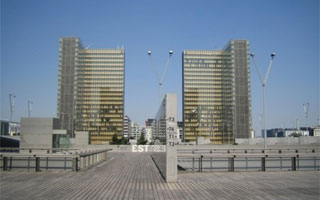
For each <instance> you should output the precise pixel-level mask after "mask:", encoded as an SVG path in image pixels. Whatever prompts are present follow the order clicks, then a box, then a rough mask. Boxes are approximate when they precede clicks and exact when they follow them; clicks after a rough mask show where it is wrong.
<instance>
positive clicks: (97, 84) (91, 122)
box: [57, 38, 125, 144]
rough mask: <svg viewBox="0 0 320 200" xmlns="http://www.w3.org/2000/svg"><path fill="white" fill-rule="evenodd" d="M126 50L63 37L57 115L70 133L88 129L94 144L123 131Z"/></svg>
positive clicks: (60, 48)
mask: <svg viewBox="0 0 320 200" xmlns="http://www.w3.org/2000/svg"><path fill="white" fill-rule="evenodd" d="M124 59H125V52H124V50H123V49H88V48H85V47H84V46H83V44H82V43H81V41H80V39H79V38H61V39H60V47H59V79H58V106H57V116H58V118H60V120H61V122H62V125H61V129H66V130H67V132H68V133H69V134H71V133H73V132H74V131H75V130H77V131H88V132H89V141H90V143H91V144H102V143H105V142H108V141H111V139H112V136H113V135H114V134H117V135H118V137H119V138H120V137H122V134H123V111H124V73H125V68H124Z"/></svg>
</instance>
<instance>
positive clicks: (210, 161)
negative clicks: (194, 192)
mask: <svg viewBox="0 0 320 200" xmlns="http://www.w3.org/2000/svg"><path fill="white" fill-rule="evenodd" d="M210 171H212V158H210Z"/></svg>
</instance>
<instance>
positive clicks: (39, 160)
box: [0, 149, 111, 171]
mask: <svg viewBox="0 0 320 200" xmlns="http://www.w3.org/2000/svg"><path fill="white" fill-rule="evenodd" d="M26 150H27V149H26ZM37 150H38V149H37ZM44 150H45V149H44ZM50 150H51V149H50ZM65 150H66V149H65ZM68 150H70V149H68ZM73 150H76V149H73ZM108 151H111V149H103V150H87V151H84V152H83V150H82V151H80V150H79V149H78V150H77V151H74V152H68V154H67V153H66V154H54V153H52V154H50V153H49V154H33V155H31V154H20V153H7V152H6V153H1V154H0V169H2V170H3V171H7V170H13V169H27V170H30V169H35V171H41V170H42V169H44V170H50V169H55V170H59V169H60V170H61V169H62V170H72V171H79V170H82V169H86V168H88V167H90V166H92V165H94V164H97V163H100V162H102V161H104V160H106V159H107V152H108Z"/></svg>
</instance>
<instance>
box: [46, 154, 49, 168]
mask: <svg viewBox="0 0 320 200" xmlns="http://www.w3.org/2000/svg"><path fill="white" fill-rule="evenodd" d="M48 168H49V157H47V160H46V170H48Z"/></svg>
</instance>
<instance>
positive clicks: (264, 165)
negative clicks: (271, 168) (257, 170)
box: [261, 157, 266, 172]
mask: <svg viewBox="0 0 320 200" xmlns="http://www.w3.org/2000/svg"><path fill="white" fill-rule="evenodd" d="M261 171H263V172H264V171H266V158H265V157H262V158H261Z"/></svg>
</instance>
